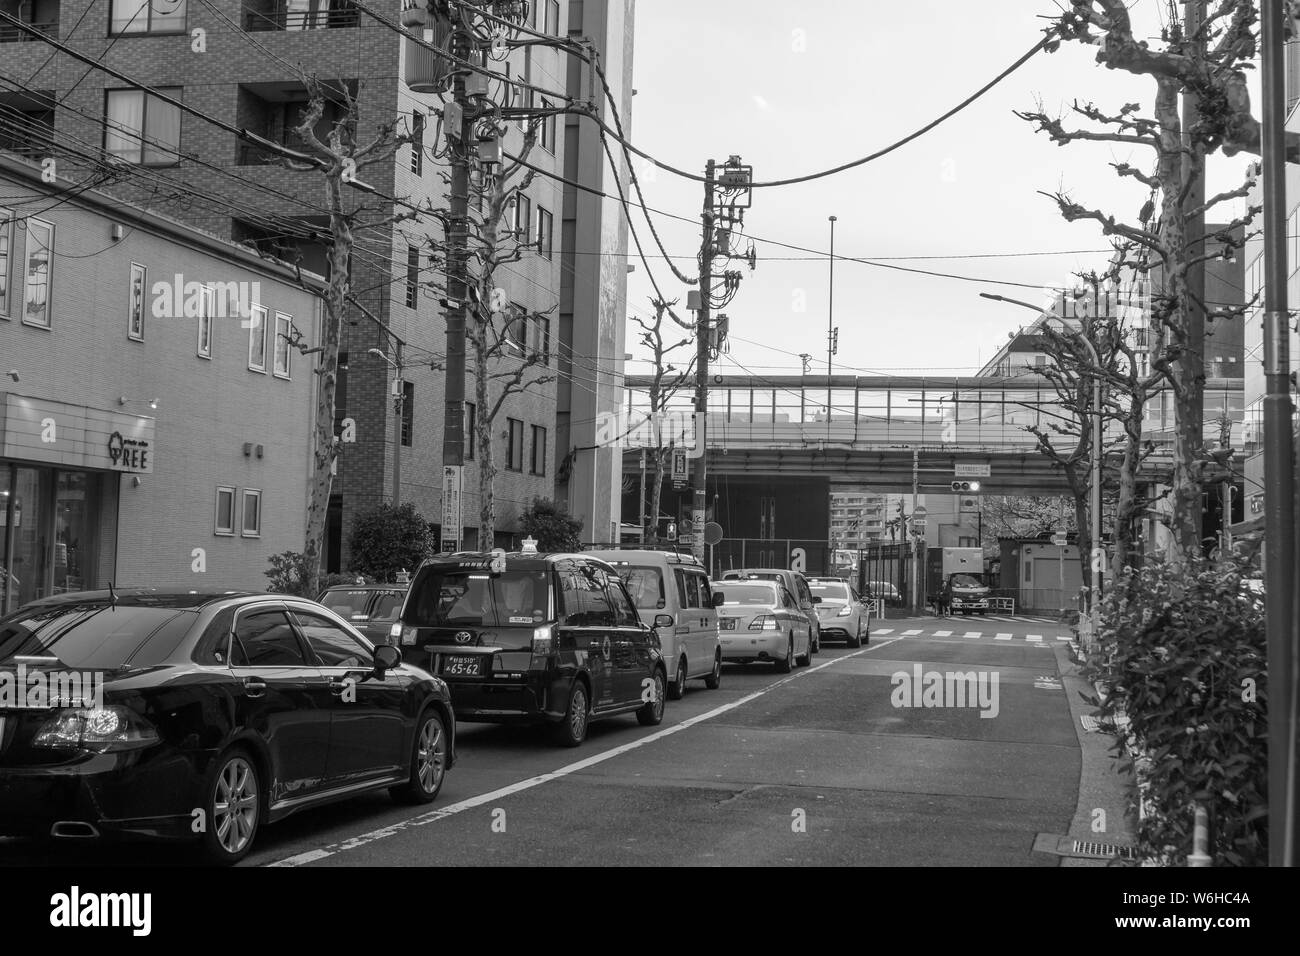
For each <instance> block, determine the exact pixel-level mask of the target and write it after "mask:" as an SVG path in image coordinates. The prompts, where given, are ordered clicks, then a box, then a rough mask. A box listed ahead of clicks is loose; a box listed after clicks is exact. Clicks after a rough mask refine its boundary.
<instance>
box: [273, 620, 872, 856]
mask: <svg viewBox="0 0 1300 956" xmlns="http://www.w3.org/2000/svg"><path fill="white" fill-rule="evenodd" d="M877 633H879V632H877ZM894 640H898V638H894ZM892 643H893V641H882V642H881V643H879V644H875V645H872V646H871V647H864V648H862V650H859V651H853V652H852V653H850V654H845V655H844V656H843V657H835V658H832V659H831V660H829V661H826V662H824V663H822V664H818V665H816V666H815V667H808V668H805V669H803V670H801V671H799V672H797V673H795V674H791V675H790V676H789V677H783V678H781V679H780V680H778V681H773V682H772V683H771V684H768V685H767V686H766V687H763V688H761V689H759V690H756V691H755V692H754V693H752V694H746V695H745V696H744V697H741V698H740V699H739V700H733V701H732V702H731V703H729V704H723V705H721V706H720V707H715V708H713V710H710V711H706V712H704V713H703V714H696V715H695V716H694V717H688V718H687V719H686V720H683V721H682V722H681V723H680V724H674V725H673V726H671V727H665V728H664V729H663V730H659V731H656V732H655V733H653V734H650V735H649V736H648V737H641V738H640V739H638V740H632V741H629V742H628V743H625V744H620V745H619V746H617V747H611V748H610V749H609V750H604V751H601V752H600V753H598V754H594V755H593V756H590V757H587V758H585V759H583V760H579V761H577V762H575V763H571V764H568V765H567V766H564V767H561V768H560V769H559V770H553V771H551V772H550V773H543V774H538V775H537V776H536V777H529V778H528V779H527V780H520V781H519V782H517V783H512V784H509V785H507V786H504V787H501V788H500V789H497V790H493V791H491V792H490V793H481V794H479V795H478V796H476V797H469V798H468V799H465V800H461V801H460V802H459V803H452V804H448V805H447V806H445V807H443V808H441V809H439V810H430V811H428V812H427V813H422V814H420V815H419V816H415V817H410V818H408V819H406V820H400V821H398V822H397V823H394V824H393V825H392V826H387V827H381V828H380V829H378V830H371V831H369V832H368V833H362V834H359V835H357V836H354V837H349V838H348V839H346V840H343V841H342V842H339V843H334V844H331V845H329V846H326V847H322V848H320V849H316V850H307V851H306V852H304V853H298V854H296V855H294V856H287V857H285V858H284V859H283V860H276V861H275V862H274V863H268V864H266V866H303V865H305V864H307V863H315V862H316V861H317V860H323V859H325V858H326V857H331V856H334V855H335V854H338V853H344V852H346V851H348V850H355V849H358V848H359V847H363V846H365V845H366V844H368V843H374V842H375V841H376V840H382V839H384V838H385V837H390V836H394V835H396V834H398V833H402V832H403V831H406V830H412V829H414V828H416V827H422V826H424V825H425V824H428V823H434V822H436V821H438V820H442V819H444V818H446V817H450V816H454V815H455V814H457V813H460V812H461V811H463V810H472V809H473V808H474V807H481V806H483V805H484V804H487V803H493V802H494V801H497V800H501V799H503V798H504V797H508V796H511V795H512V794H516V793H520V792H522V791H524V790H531V789H532V788H533V787H538V786H541V785H542V784H544V783H549V782H550V781H552V780H559V779H560V778H561V777H567V776H569V775H570V774H574V773H577V772H578V771H579V770H586V769H587V768H588V767H594V766H595V765H596V764H599V763H604V762H605V761H606V760H612V759H613V758H614V757H618V756H621V755H622V754H625V753H627V752H628V751H629V750H636V749H637V748H638V747H644V746H645V745H646V744H648V743H652V742H654V741H656V740H662V739H663V738H664V737H668V736H671V735H672V734H675V733H678V732H679V731H682V730H685V729H686V728H687V727H693V726H695V725H696V724H700V723H703V722H704V721H706V720H712V719H713V718H714V717H718V716H720V715H722V714H725V713H726V712H727V711H729V710H735V709H736V708H737V707H740V706H742V705H744V704H748V703H749V702H750V701H754V700H757V699H758V698H760V697H762V696H763V695H764V694H767V693H770V692H771V691H773V690H775V689H776V688H778V687H780V686H782V685H784V684H788V683H790V681H792V680H798V679H799V678H801V677H804V676H806V675H808V674H813V673H816V672H817V671H819V670H821V669H822V668H824V667H830V666H831V665H833V664H838V663H839V662H840V661H846V660H848V659H849V658H851V657H857V656H859V655H860V654H868V653H870V652H872V651H875V650H879V649H880V648H882V647H888V646H889V645H890V644H892Z"/></svg>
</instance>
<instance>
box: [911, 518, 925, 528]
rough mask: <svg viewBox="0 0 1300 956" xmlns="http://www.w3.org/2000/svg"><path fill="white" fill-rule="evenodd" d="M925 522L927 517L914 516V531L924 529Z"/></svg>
mask: <svg viewBox="0 0 1300 956" xmlns="http://www.w3.org/2000/svg"><path fill="white" fill-rule="evenodd" d="M925 524H926V519H925V518H916V517H913V518H912V530H913V531H920V530H921V529H923V528H924V527H925Z"/></svg>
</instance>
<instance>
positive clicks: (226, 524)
mask: <svg viewBox="0 0 1300 956" xmlns="http://www.w3.org/2000/svg"><path fill="white" fill-rule="evenodd" d="M215 533H216V534H225V535H233V534H234V533H235V489H234V488H230V487H226V486H224V485H223V486H218V488H217V520H216V529H215Z"/></svg>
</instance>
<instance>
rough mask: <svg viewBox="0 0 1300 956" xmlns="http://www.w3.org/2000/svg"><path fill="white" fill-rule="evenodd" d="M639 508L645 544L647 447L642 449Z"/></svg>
mask: <svg viewBox="0 0 1300 956" xmlns="http://www.w3.org/2000/svg"><path fill="white" fill-rule="evenodd" d="M637 508H638V510H639V511H640V518H641V543H642V544H645V539H646V526H645V449H644V448H642V449H641V497H640V498H638V499H637Z"/></svg>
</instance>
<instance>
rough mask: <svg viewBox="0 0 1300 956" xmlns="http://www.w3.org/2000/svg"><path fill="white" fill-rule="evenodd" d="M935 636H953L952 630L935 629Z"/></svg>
mask: <svg viewBox="0 0 1300 956" xmlns="http://www.w3.org/2000/svg"><path fill="white" fill-rule="evenodd" d="M934 636H935V637H952V631H935V632H934Z"/></svg>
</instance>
